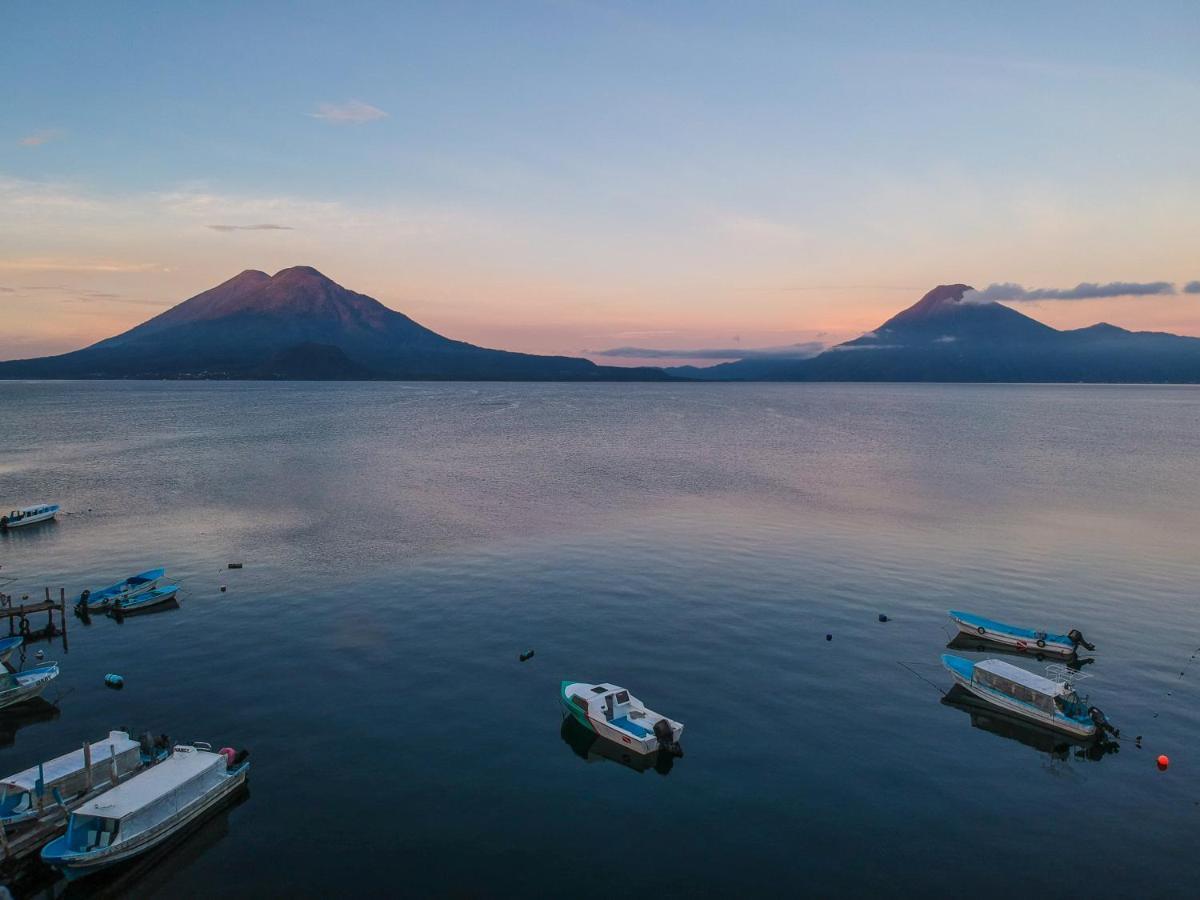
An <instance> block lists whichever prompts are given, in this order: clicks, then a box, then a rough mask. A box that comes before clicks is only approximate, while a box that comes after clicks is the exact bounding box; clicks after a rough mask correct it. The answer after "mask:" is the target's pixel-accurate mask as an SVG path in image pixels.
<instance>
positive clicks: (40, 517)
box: [0, 503, 58, 531]
mask: <svg viewBox="0 0 1200 900" xmlns="http://www.w3.org/2000/svg"><path fill="white" fill-rule="evenodd" d="M57 515H58V504H57V503H39V504H38V505H37V506H23V507H21V508H20V509H14V510H13V511H12V512H10V513H7V514H5V515H2V516H0V531H8V530H9V529H10V528H24V527H25V526H26V525H36V524H38V523H39V522H49V521H50V520H51V519H53V518H54V517H55V516H57Z"/></svg>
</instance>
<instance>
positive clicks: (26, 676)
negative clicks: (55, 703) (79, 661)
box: [0, 662, 58, 709]
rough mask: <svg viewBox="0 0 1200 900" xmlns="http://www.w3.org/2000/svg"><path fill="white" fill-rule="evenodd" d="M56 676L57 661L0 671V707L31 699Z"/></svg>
mask: <svg viewBox="0 0 1200 900" xmlns="http://www.w3.org/2000/svg"><path fill="white" fill-rule="evenodd" d="M57 677H58V663H54V662H49V663H43V664H42V665H40V666H35V667H34V668H32V669H24V670H22V671H20V672H0V709H3V708H4V707H6V706H13V705H14V704H17V703H21V702H23V701H25V700H29V699H32V698H33V697H36V696H37V695H38V694H40V693H41V692H42V691H44V690H45V689H46V688H47V686H48V685H49V684H50V682H51V681H53V680H54V679H55V678H57Z"/></svg>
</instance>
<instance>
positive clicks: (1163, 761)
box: [1158, 753, 1171, 772]
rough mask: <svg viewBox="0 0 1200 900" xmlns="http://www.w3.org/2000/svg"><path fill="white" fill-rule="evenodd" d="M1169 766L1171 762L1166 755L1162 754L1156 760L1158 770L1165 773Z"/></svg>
mask: <svg viewBox="0 0 1200 900" xmlns="http://www.w3.org/2000/svg"><path fill="white" fill-rule="evenodd" d="M1170 764H1171V760H1170V758H1169V757H1168V756H1167V754H1165V753H1164V754H1162V755H1161V756H1160V757H1159V758H1158V768H1159V769H1160V770H1162V771H1164V772H1165V771H1166V770H1167V766H1169V765H1170Z"/></svg>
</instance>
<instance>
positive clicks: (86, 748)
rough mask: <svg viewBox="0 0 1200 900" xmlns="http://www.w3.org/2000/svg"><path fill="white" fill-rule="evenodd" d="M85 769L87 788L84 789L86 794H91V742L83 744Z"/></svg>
mask: <svg viewBox="0 0 1200 900" xmlns="http://www.w3.org/2000/svg"><path fill="white" fill-rule="evenodd" d="M83 767H84V768H85V769H87V786H86V787H85V788H84V791H83V792H84V793H85V794H88V793H91V790H92V743H91V741H84V742H83Z"/></svg>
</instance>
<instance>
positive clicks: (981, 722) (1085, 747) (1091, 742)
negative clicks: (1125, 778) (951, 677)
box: [942, 684, 1121, 760]
mask: <svg viewBox="0 0 1200 900" xmlns="http://www.w3.org/2000/svg"><path fill="white" fill-rule="evenodd" d="M942 703H943V704H945V705H946V706H952V707H954V708H955V709H958V710H961V711H962V712H965V713H967V715H969V716H970V717H971V727H972V728H978V729H980V730H981V731H987V732H989V733H991V734H997V735H999V736H1000V737H1002V738H1007V739H1008V740H1010V741H1016V742H1017V743H1020V744H1024V745H1025V746H1026V747H1032V748H1033V749H1034V750H1037V751H1039V752H1041V753H1048V754H1049V755H1050V756H1052V757H1054V758H1055V759H1068V758H1069V757H1071V756H1072V755H1073V756H1075V758H1076V759H1090V760H1099V759H1101V758H1102V757H1104V756H1105V755H1107V754H1109V753H1117V752H1118V751H1119V750H1120V749H1121V747H1120V744H1118V743H1117V742H1116V741H1111V740H1104V739H1103V738H1099V739H1098V738H1090V739H1083V740H1081V739H1078V738H1073V737H1070V736H1069V735H1065V734H1062V733H1061V732H1058V731H1054V730H1052V729H1049V728H1043V727H1042V726H1040V725H1038V724H1036V723H1034V722H1028V721H1026V720H1024V719H1021V718H1018V717H1016V716H1011V715H1008V714H1006V713H1004V712H1001V711H1000V710H997V709H996V708H995V707H993V706H989V705H987V704H985V703H983V702H982V701H980V700H978V699H976V698H975V696H974V695H972V694H971V692H970V691H968V690H966V689H965V688H963V687H962V686H961V685H957V684H956V685H955V686H954V687H952V688H951V689H950V690H949V691H948V692H947V693H946V695H945V696H943V697H942Z"/></svg>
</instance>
